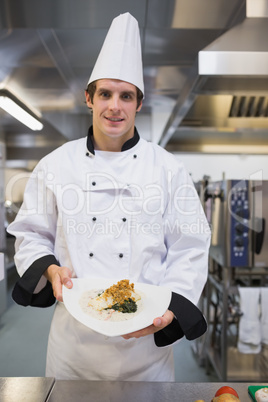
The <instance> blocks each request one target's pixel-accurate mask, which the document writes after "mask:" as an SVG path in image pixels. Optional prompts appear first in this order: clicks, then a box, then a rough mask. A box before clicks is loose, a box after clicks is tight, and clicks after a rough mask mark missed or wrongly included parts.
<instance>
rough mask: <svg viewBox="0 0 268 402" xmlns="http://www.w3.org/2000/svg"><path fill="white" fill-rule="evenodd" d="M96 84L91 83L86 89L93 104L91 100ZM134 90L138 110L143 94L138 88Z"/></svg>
mask: <svg viewBox="0 0 268 402" xmlns="http://www.w3.org/2000/svg"><path fill="white" fill-rule="evenodd" d="M96 82H97V81H93V82H91V83H90V84H88V86H87V89H86V90H87V92H88V94H89V97H90V101H91V103H93V98H94V95H95V92H96ZM136 90H137V109H138V107H139V106H140V104H141V102H142V100H143V93H142V92H141V90H140V89H139V88H138V87H136Z"/></svg>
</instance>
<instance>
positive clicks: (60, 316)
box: [8, 13, 210, 381]
mask: <svg viewBox="0 0 268 402" xmlns="http://www.w3.org/2000/svg"><path fill="white" fill-rule="evenodd" d="M143 97H144V83H143V72H142V58H141V45H140V34H139V27H138V23H137V21H136V19H135V18H134V17H132V16H131V15H130V14H129V13H125V14H122V15H120V16H118V17H117V18H115V19H114V20H113V22H112V24H111V27H110V29H109V31H108V33H107V36H106V39H105V41H104V44H103V47H102V49H101V52H100V54H99V57H98V59H97V61H96V64H95V67H94V69H93V71H92V74H91V76H90V79H89V82H88V87H87V90H86V103H87V106H88V107H89V108H90V109H91V110H92V114H93V125H92V127H90V129H89V131H88V135H87V137H85V138H81V139H78V140H75V141H71V142H68V143H66V144H64V145H63V146H61V147H60V148H58V149H56V150H55V151H53V152H52V153H50V154H49V155H47V156H46V157H44V158H43V159H42V160H41V161H40V162H39V163H38V164H37V166H36V168H35V169H34V171H33V173H32V175H31V177H30V179H29V181H28V183H27V186H26V189H25V194H24V201H23V204H22V207H21V209H20V211H19V213H18V215H17V217H16V219H15V221H14V222H13V223H12V224H11V225H10V226H9V228H8V231H9V233H11V234H13V235H14V236H15V237H16V245H15V248H16V254H15V263H16V266H17V270H18V273H19V275H20V279H19V280H18V282H17V283H16V285H15V288H14V290H13V298H14V300H15V301H16V302H17V303H19V304H21V305H24V306H27V305H31V306H37V307H46V306H51V305H52V304H54V303H55V301H56V307H55V312H54V315H53V319H52V323H51V329H50V334H49V341H48V350H47V368H46V375H47V376H51V377H55V378H57V379H88V380H121V381H122V380H130V381H173V380H174V365H173V351H172V344H173V343H174V342H176V341H178V340H179V339H181V338H182V337H183V336H186V338H187V339H189V340H192V339H195V338H197V337H199V336H201V335H202V334H203V333H204V332H205V331H206V321H205V319H204V317H203V315H202V314H201V312H200V311H199V309H198V308H197V307H196V304H197V302H198V299H199V297H200V294H201V292H202V289H203V287H204V284H205V282H206V278H207V264H208V248H209V241H210V231H209V228H208V225H207V221H206V218H205V216H204V213H203V210H202V207H201V205H200V202H199V199H198V196H197V194H196V191H195V188H194V186H193V183H192V181H191V179H190V176H189V174H188V173H187V171H186V170H185V168H184V166H183V165H182V163H180V162H179V161H178V160H177V159H176V158H175V157H174V156H173V155H171V154H169V153H168V152H166V151H165V150H164V149H162V148H161V147H159V146H158V145H156V144H152V143H148V142H147V141H145V140H144V139H142V137H140V135H139V133H138V131H137V129H136V127H135V116H136V113H137V112H139V110H140V109H141V107H142V100H143ZM85 277H86V278H91V277H92V278H93V277H98V278H111V279H113V280H116V279H126V278H128V279H130V281H135V282H143V283H146V284H153V285H158V286H164V287H168V288H170V289H171V290H172V299H171V303H170V306H169V307H168V309H167V311H166V313H165V314H164V315H163V316H162V317H155V319H154V321H153V322H152V324H151V325H150V326H149V327H146V328H144V329H141V330H140V331H136V332H133V333H130V334H127V335H124V336H122V337H120V336H118V337H107V336H103V335H101V334H98V333H96V332H94V331H92V330H90V329H89V328H87V327H86V326H84V325H83V324H80V323H79V322H78V321H76V320H75V319H74V318H73V317H72V316H71V315H70V314H69V313H68V311H67V310H66V308H65V306H64V303H63V302H62V286H66V287H67V288H71V287H72V278H85Z"/></svg>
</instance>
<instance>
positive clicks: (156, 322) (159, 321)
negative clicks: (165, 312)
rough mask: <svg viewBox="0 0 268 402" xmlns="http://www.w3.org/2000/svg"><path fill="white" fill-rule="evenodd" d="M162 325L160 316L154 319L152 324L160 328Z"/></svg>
mask: <svg viewBox="0 0 268 402" xmlns="http://www.w3.org/2000/svg"><path fill="white" fill-rule="evenodd" d="M162 325H163V323H162V318H161V317H158V318H155V319H154V326H155V327H157V328H161V327H162Z"/></svg>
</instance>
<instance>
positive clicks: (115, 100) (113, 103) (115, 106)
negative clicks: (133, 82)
mask: <svg viewBox="0 0 268 402" xmlns="http://www.w3.org/2000/svg"><path fill="white" fill-rule="evenodd" d="M109 108H110V110H112V111H117V110H119V109H120V102H119V97H118V96H117V95H113V96H112V97H111V99H110V103H109Z"/></svg>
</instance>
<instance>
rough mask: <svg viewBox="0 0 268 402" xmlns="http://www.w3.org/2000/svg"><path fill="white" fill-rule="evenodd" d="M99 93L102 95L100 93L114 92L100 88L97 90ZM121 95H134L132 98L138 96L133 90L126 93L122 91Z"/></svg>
mask: <svg viewBox="0 0 268 402" xmlns="http://www.w3.org/2000/svg"><path fill="white" fill-rule="evenodd" d="M97 92H98V93H100V92H113V91H112V90H110V89H107V88H105V87H100V88H98V89H97ZM120 93H121V94H129V95H132V96H135V94H136V92H135V91H132V90H131V89H129V90H126V91H120Z"/></svg>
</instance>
